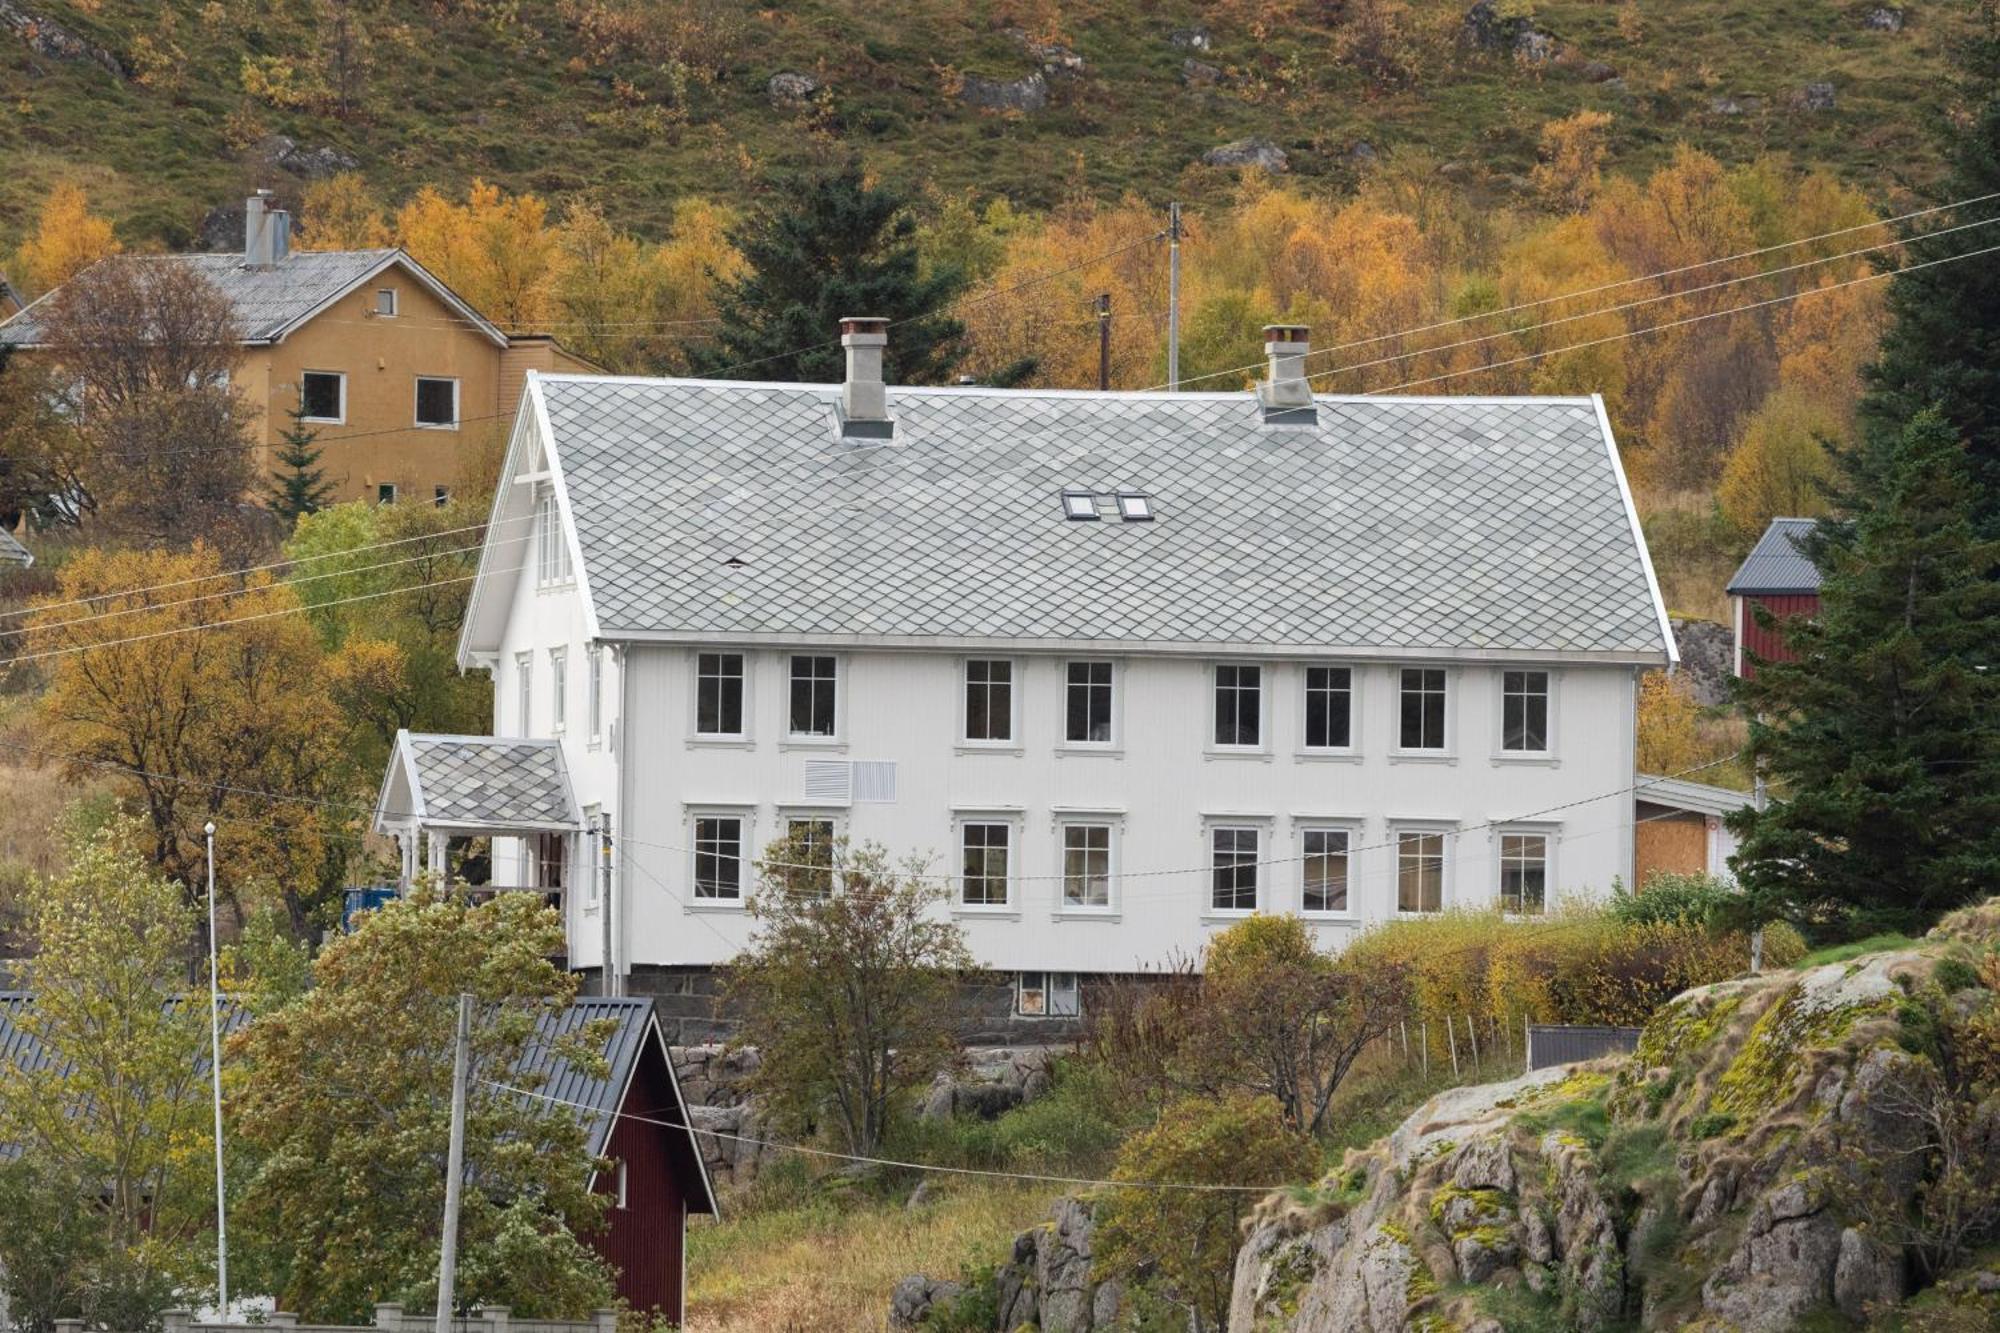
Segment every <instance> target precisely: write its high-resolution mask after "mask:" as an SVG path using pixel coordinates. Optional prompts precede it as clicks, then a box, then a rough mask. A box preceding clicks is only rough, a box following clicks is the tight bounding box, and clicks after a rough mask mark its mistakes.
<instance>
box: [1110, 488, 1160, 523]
mask: <svg viewBox="0 0 2000 1333" xmlns="http://www.w3.org/2000/svg"><path fill="white" fill-rule="evenodd" d="M1118 516H1119V517H1120V518H1122V519H1124V520H1125V521H1126V522H1127V523H1151V522H1152V521H1153V502H1152V500H1151V499H1150V498H1149V497H1147V496H1146V495H1145V494H1143V493H1142V492H1139V491H1120V492H1118Z"/></svg>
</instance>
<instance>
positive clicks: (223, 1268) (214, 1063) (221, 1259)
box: [201, 820, 229, 1323]
mask: <svg viewBox="0 0 2000 1333" xmlns="http://www.w3.org/2000/svg"><path fill="white" fill-rule="evenodd" d="M201 831H202V834H203V835H204V836H205V837H206V838H207V840H208V1076H209V1086H210V1087H211V1088H212V1089H213V1091H214V1094H215V1293H216V1297H215V1304H216V1318H217V1319H219V1320H220V1321H221V1322H223V1323H228V1322H229V1219H228V1212H227V1205H226V1204H225V1202H224V1199H223V1179H222V987H221V984H220V982H219V980H218V978H217V975H216V947H215V822H214V821H213V820H211V821H209V822H208V823H206V824H204V825H202V829H201Z"/></svg>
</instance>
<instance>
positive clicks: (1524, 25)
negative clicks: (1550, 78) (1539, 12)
mask: <svg viewBox="0 0 2000 1333" xmlns="http://www.w3.org/2000/svg"><path fill="white" fill-rule="evenodd" d="M1459 41H1460V42H1461V43H1462V44H1463V45H1465V46H1467V47H1470V48H1471V49H1473V50H1475V51H1487V52H1492V53H1496V54H1504V55H1511V56H1513V57H1514V58H1515V59H1517V60H1524V61H1527V62H1528V63H1530V64H1536V65H1540V64H1546V63H1547V62H1549V61H1551V60H1554V59H1556V58H1557V57H1558V56H1560V55H1562V53H1563V48H1562V44H1561V43H1560V42H1558V41H1557V40H1556V39H1555V37H1554V36H1553V35H1552V34H1550V33H1547V32H1544V31H1543V30H1542V29H1541V28H1539V27H1537V26H1536V25H1535V20H1534V19H1533V18H1532V17H1530V16H1528V15H1525V14H1504V15H1503V14H1502V13H1501V12H1500V11H1499V9H1498V8H1496V7H1495V6H1494V4H1493V0H1479V3H1477V4H1475V5H1474V6H1473V7H1472V8H1470V9H1468V10H1466V11H1465V19H1464V21H1463V22H1462V23H1461V24H1460V25H1459Z"/></svg>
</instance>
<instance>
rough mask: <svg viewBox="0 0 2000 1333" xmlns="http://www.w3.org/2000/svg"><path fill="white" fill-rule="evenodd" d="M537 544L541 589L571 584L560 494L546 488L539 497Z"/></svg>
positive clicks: (536, 524) (537, 506)
mask: <svg viewBox="0 0 2000 1333" xmlns="http://www.w3.org/2000/svg"><path fill="white" fill-rule="evenodd" d="M535 542H536V560H537V563H538V564H539V566H540V568H539V569H538V570H537V573H538V575H539V579H538V582H540V584H541V586H543V587H544V588H547V587H552V586H554V585H555V584H558V583H567V582H569V577H570V568H569V542H568V541H567V540H565V539H564V537H563V529H562V511H561V510H560V509H559V508H558V507H557V505H556V493H555V492H554V491H553V490H551V489H549V488H548V487H546V486H544V487H542V489H541V490H540V491H539V492H538V493H537V494H536V496H535Z"/></svg>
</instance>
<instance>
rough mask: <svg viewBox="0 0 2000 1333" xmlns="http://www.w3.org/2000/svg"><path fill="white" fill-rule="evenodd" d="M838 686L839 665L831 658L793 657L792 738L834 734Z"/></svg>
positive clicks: (810, 655)
mask: <svg viewBox="0 0 2000 1333" xmlns="http://www.w3.org/2000/svg"><path fill="white" fill-rule="evenodd" d="M838 687H839V664H838V663H837V662H835V661H834V659H833V658H831V657H823V656H817V655H813V654H805V653H801V654H796V655H794V656H793V658H792V705H791V719H792V720H791V732H792V735H794V736H832V735H834V709H835V704H836V702H837V694H838Z"/></svg>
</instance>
